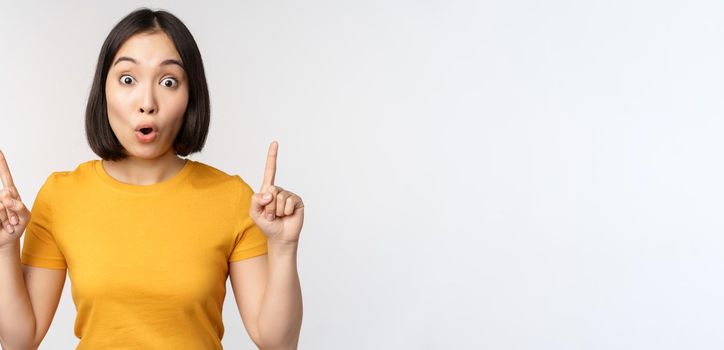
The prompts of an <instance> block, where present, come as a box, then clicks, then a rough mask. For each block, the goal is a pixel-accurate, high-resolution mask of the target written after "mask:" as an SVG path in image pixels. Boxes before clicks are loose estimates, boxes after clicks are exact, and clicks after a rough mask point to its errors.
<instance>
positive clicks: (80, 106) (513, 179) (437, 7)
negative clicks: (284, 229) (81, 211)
mask: <svg viewBox="0 0 724 350" xmlns="http://www.w3.org/2000/svg"><path fill="white" fill-rule="evenodd" d="M0 6H1V8H0V51H1V52H0V77H2V79H3V81H2V84H0V106H2V111H0V118H1V119H0V121H1V122H0V149H2V151H3V152H4V153H5V154H6V156H7V158H8V160H9V164H10V167H11V170H12V172H13V175H14V177H15V180H16V183H17V185H18V187H19V189H20V191H21V194H22V195H23V197H24V199H25V202H26V204H28V205H31V204H32V203H33V200H34V197H35V194H36V193H37V190H38V188H39V187H40V185H41V184H42V183H43V181H44V180H45V179H46V177H47V176H48V175H49V174H50V173H51V172H53V171H61V170H72V169H74V168H75V167H76V166H77V165H78V164H79V163H81V162H83V161H86V160H89V159H96V158H97V156H96V155H95V154H93V153H92V152H91V151H90V148H89V147H88V145H87V143H86V139H85V134H84V119H83V118H84V110H85V104H86V101H87V98H88V92H89V89H90V84H91V80H92V76H93V72H94V69H95V64H96V59H97V56H98V52H99V50H100V47H101V44H102V42H103V40H104V39H105V37H106V35H107V34H108V32H109V31H110V29H111V28H112V27H113V25H114V24H115V23H116V22H117V21H119V20H120V19H121V18H122V17H124V16H125V15H126V14H128V13H129V12H131V11H132V10H134V9H135V8H137V7H139V6H150V7H151V8H153V9H159V8H161V9H166V10H168V11H170V12H172V13H173V14H175V15H176V16H178V17H179V18H180V19H181V20H182V21H184V22H185V23H186V25H187V26H188V27H189V29H190V30H191V32H192V33H193V35H194V36H195V38H196V40H197V42H198V45H199V47H200V49H201V52H202V56H203V59H204V63H205V67H206V73H207V77H208V83H209V88H210V93H211V103H212V122H211V130H210V133H209V139H208V142H207V145H206V148H205V149H204V151H203V152H202V153H200V154H196V155H194V156H192V157H191V158H192V159H195V160H199V161H202V162H205V163H207V164H210V165H212V166H215V167H217V168H219V169H221V170H224V171H226V172H228V173H232V174H239V175H241V176H242V178H244V179H245V180H246V181H247V182H248V183H249V184H251V185H252V187H254V188H255V189H258V186H259V184H260V181H261V177H262V175H263V166H264V159H265V155H266V150H267V147H268V144H269V142H270V141H271V140H278V141H279V146H280V148H279V152H280V153H279V161H278V170H277V184H279V185H280V186H283V187H285V188H288V189H290V190H292V191H294V192H296V193H298V194H300V195H301V196H302V198H303V199H304V201H305V205H306V220H305V225H304V229H303V231H302V237H301V244H300V249H299V257H298V261H299V272H300V277H301V281H302V288H303V295H304V323H303V328H302V335H301V341H300V349H536V350H537V349H551V350H553V349H555V350H562V349H606V350H609V349H657V350H661V349H721V348H724V332H722V329H723V328H724V327H723V326H724V316H723V315H724V297H723V295H724V282H723V276H724V236H722V233H723V232H724V220H723V218H724V216H722V212H723V209H724V197H723V195H724V186H723V185H722V179H724V164H723V162H722V157H721V153H722V147H723V146H724V141H723V140H724V139H723V138H722V132H723V131H724V121H723V119H722V117H721V116H722V112H723V111H724V108H723V107H724V104H723V102H722V101H724V99H722V92H724V89H722V83H723V82H724V76H723V75H724V74H723V73H724V69H723V68H722V67H723V66H724V21H722V18H724V17H723V15H724V3H722V2H720V1H689V2H684V1H676V2H675V1H653V0H651V1H640V0H635V1H630V0H618V1H564V0H553V1H532V0H524V1H504V0H495V1H443V0H428V1H379V0H372V1H332V0H327V1H321V0H316V1H315V0H310V1H289V2H277V1H241V2H234V3H232V2H228V3H216V2H197V1H174V2H171V1H149V2H134V1H131V2H126V3H123V4H113V3H111V2H92V1H86V2H80V1H78V2H63V3H62V4H61V2H51V1H48V2H38V1H24V2H18V1H16V2H12V3H3V4H2V5H0ZM69 288H70V281H67V282H66V288H65V291H64V294H63V297H62V300H61V304H60V306H59V309H58V314H57V315H56V317H55V320H54V322H53V324H52V325H51V328H50V331H49V333H48V335H47V337H46V339H45V341H44V343H43V345H42V346H41V349H71V348H73V347H74V346H75V344H77V339H75V337H74V335H73V321H74V317H75V309H74V306H73V304H72V299H71V298H70V289H69ZM224 321H225V326H226V334H225V337H224V340H223V344H224V346H225V348H228V349H252V348H254V347H253V344H252V343H251V341H250V340H249V338H248V336H247V334H246V331H245V330H244V329H243V326H242V324H241V320H240V317H239V314H238V311H237V309H236V305H235V303H234V299H233V294H232V293H231V287H230V285H228V290H227V300H226V304H225V308H224Z"/></svg>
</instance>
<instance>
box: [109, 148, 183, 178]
mask: <svg viewBox="0 0 724 350" xmlns="http://www.w3.org/2000/svg"><path fill="white" fill-rule="evenodd" d="M102 162H103V163H102V164H103V168H104V169H105V170H106V173H108V175H110V176H111V177H113V178H114V179H116V180H118V181H120V182H123V183H127V184H131V185H141V186H147V185H153V184H155V183H159V182H162V181H165V180H168V179H170V178H172V177H173V176H174V175H176V174H178V172H179V171H181V168H183V166H184V163H185V160H184V159H183V158H179V157H178V156H177V155H176V154H175V153H173V151H171V152H167V153H166V154H164V155H162V156H160V157H158V158H152V159H145V158H139V157H134V156H132V155H129V156H128V157H126V158H125V159H122V160H119V161H106V160H104V161H102Z"/></svg>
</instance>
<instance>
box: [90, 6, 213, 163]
mask: <svg viewBox="0 0 724 350" xmlns="http://www.w3.org/2000/svg"><path fill="white" fill-rule="evenodd" d="M156 31H163V32H165V33H166V34H167V35H168V36H169V37H170V38H171V41H173V43H174V45H175V46H176V51H178V53H179V55H180V56H181V60H182V61H183V65H184V70H185V71H186V76H187V77H188V82H189V84H188V87H189V99H188V105H187V106H186V111H185V113H184V121H183V125H182V126H181V129H180V130H179V132H178V134H177V135H176V138H175V140H174V142H173V148H174V151H175V152H176V154H177V155H180V156H187V155H189V154H191V153H194V152H199V151H201V150H202V149H203V147H204V143H205V142H206V135H207V134H208V131H209V121H210V113H211V112H210V107H209V90H208V86H207V84H206V75H205V74H204V64H203V61H202V59H201V53H200V52H199V48H198V46H196V41H195V40H194V37H193V36H192V35H191V32H189V30H188V28H186V26H185V25H184V24H183V22H181V20H180V19H178V18H177V17H176V16H174V15H172V14H170V13H168V12H166V11H163V10H157V11H153V10H151V9H148V8H140V9H137V10H135V11H133V12H131V13H130V14H128V15H127V16H126V17H125V18H123V19H122V20H121V21H120V22H118V23H117V24H116V25H115V27H113V29H112V30H111V32H110V33H109V34H108V37H106V40H105V42H104V43H103V46H102V47H101V52H100V54H99V55H98V64H97V66H96V72H95V76H94V77H93V86H92V87H91V90H90V96H89V97H88V104H87V105H86V111H85V132H86V138H87V139H88V144H89V145H90V147H91V149H92V150H93V152H94V153H95V154H97V155H98V156H100V157H101V158H102V159H104V160H113V161H115V160H120V159H124V158H126V157H127V156H128V155H127V154H126V153H124V151H125V149H124V148H123V145H121V143H120V142H119V141H118V138H117V137H116V135H115V134H114V133H113V129H111V125H110V123H109V122H108V107H107V101H106V87H105V86H106V78H107V76H108V71H109V69H110V66H111V63H112V62H111V61H112V60H113V58H114V57H115V55H116V53H117V52H118V49H119V48H120V47H121V45H123V43H124V42H125V41H126V40H127V39H128V38H129V37H131V36H133V35H134V34H137V33H146V32H151V33H152V32H156Z"/></svg>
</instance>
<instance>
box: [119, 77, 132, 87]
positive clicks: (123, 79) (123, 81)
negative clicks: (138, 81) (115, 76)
mask: <svg viewBox="0 0 724 350" xmlns="http://www.w3.org/2000/svg"><path fill="white" fill-rule="evenodd" d="M120 80H121V84H124V85H130V84H132V83H133V80H134V79H133V77H132V76H130V75H128V74H124V75H121V79H120Z"/></svg>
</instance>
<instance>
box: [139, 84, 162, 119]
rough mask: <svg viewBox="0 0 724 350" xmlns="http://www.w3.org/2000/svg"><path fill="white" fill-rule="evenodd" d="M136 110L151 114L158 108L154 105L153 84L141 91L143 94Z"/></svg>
mask: <svg viewBox="0 0 724 350" xmlns="http://www.w3.org/2000/svg"><path fill="white" fill-rule="evenodd" d="M138 110H139V111H140V112H141V113H148V114H153V113H155V112H156V111H157V110H158V106H157V105H156V97H155V96H154V93H153V86H149V87H148V88H146V90H145V91H144V92H143V96H142V97H141V105H140V106H139V107H138Z"/></svg>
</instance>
